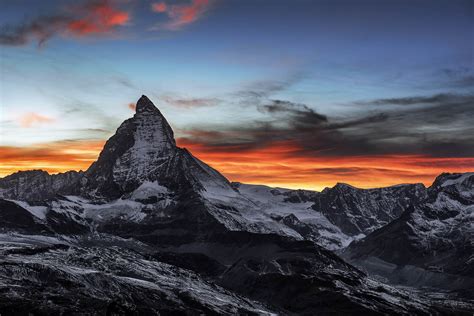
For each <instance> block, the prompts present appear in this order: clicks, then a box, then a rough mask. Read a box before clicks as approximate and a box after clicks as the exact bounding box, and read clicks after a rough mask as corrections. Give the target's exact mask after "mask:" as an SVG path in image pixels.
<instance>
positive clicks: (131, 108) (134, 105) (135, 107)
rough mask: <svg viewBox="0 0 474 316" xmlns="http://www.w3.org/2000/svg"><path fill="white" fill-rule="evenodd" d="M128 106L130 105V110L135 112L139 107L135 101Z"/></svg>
mask: <svg viewBox="0 0 474 316" xmlns="http://www.w3.org/2000/svg"><path fill="white" fill-rule="evenodd" d="M127 106H128V108H129V109H130V110H132V111H134V112H135V111H136V109H137V105H136V104H135V103H133V102H131V103H129V104H128V105H127Z"/></svg>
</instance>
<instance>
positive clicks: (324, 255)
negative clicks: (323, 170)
mask: <svg viewBox="0 0 474 316" xmlns="http://www.w3.org/2000/svg"><path fill="white" fill-rule="evenodd" d="M473 211H474V173H465V174H442V175H440V176H439V177H438V178H437V179H436V180H435V182H434V183H433V185H432V186H431V187H429V188H426V187H425V186H424V185H422V184H404V185H397V186H392V187H387V188H379V189H358V188H354V187H352V186H350V185H347V184H337V185H336V186H334V187H333V188H327V189H325V190H323V191H322V192H316V191H308V190H289V189H282V188H270V187H267V186H260V185H249V184H242V183H231V182H229V181H228V180H227V179H226V178H225V177H224V176H223V175H221V174H220V173H219V172H218V171H217V170H215V169H213V168H211V167H210V166H208V165H206V164H205V163H204V162H202V161H201V160H199V159H198V158H196V157H194V156H193V155H192V153H190V152H189V151H188V150H187V149H185V148H180V147H177V146H176V143H175V140H174V135H173V130H172V129H171V127H170V126H169V124H168V122H167V121H166V119H165V118H164V117H163V115H162V114H161V113H160V111H159V110H158V109H157V108H156V107H155V106H154V105H153V103H152V102H151V101H150V100H149V99H148V98H147V97H145V96H142V97H141V98H140V99H139V100H138V102H137V107H136V113H135V115H134V116H133V117H132V118H130V119H128V120H126V121H124V122H123V123H122V124H121V125H120V127H119V128H118V129H117V131H116V133H115V135H113V136H112V137H111V138H110V139H109V140H108V141H107V142H106V144H105V146H104V148H103V150H102V152H101V153H100V155H99V158H98V160H97V161H96V162H94V163H93V164H92V165H91V166H90V168H89V169H88V170H86V171H85V172H75V171H70V172H66V173H62V174H56V175H50V174H48V173H47V172H45V171H41V170H33V171H21V172H17V173H14V174H12V175H9V176H7V177H4V178H2V179H0V240H1V243H0V293H1V295H0V313H1V314H28V313H33V314H38V315H40V314H61V313H63V314H71V313H76V314H80V313H83V314H88V313H101V314H113V315H129V314H143V315H153V314H157V315H158V314H206V315H207V314H229V315H230V314H232V315H235V314H246V315H260V314H262V315H271V314H282V315H288V314H303V315H325V314H361V315H387V314H393V315H437V314H440V315H441V314H452V315H463V314H465V315H472V313H473V312H474V301H473V300H472V297H473V294H474V291H473V287H474V281H473V275H474V269H473V266H474V255H473V248H472V247H473V240H474V238H473V232H474V212H473ZM340 256H341V257H342V258H343V259H341V257H340ZM399 285H403V286H405V287H404V288H402V287H400V286H399ZM406 286H411V287H412V288H407V287H406Z"/></svg>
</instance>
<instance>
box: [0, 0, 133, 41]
mask: <svg viewBox="0 0 474 316" xmlns="http://www.w3.org/2000/svg"><path fill="white" fill-rule="evenodd" d="M129 20H130V14H129V13H128V12H127V11H123V10H120V9H118V8H116V7H115V6H114V2H113V1H109V0H96V1H91V2H87V3H86V4H84V5H81V6H75V7H70V8H69V9H68V10H65V11H63V12H60V13H58V14H53V15H50V16H41V17H37V18H35V19H33V20H32V21H29V22H25V23H23V24H19V25H4V26H2V27H1V28H0V44H2V45H11V46H19V45H25V44H28V43H30V42H32V41H37V42H38V45H40V46H41V45H43V44H44V43H45V42H46V41H48V40H49V39H51V38H52V37H53V36H57V35H61V36H74V37H84V36H89V35H100V34H107V33H110V32H112V31H113V30H114V29H115V28H116V27H118V26H122V25H125V24H126V23H127V22H128V21H129Z"/></svg>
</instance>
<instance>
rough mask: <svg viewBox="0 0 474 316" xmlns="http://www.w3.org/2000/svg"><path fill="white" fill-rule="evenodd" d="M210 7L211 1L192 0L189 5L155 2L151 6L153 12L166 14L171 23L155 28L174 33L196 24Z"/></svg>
mask: <svg viewBox="0 0 474 316" xmlns="http://www.w3.org/2000/svg"><path fill="white" fill-rule="evenodd" d="M209 7H210V1H209V0H191V2H190V3H188V4H167V3H166V2H155V3H152V4H151V10H152V11H153V12H156V13H161V14H166V15H167V16H168V18H169V21H167V22H165V23H164V24H161V25H158V26H157V27H155V28H158V29H159V28H163V29H168V30H173V31H175V30H179V29H181V28H182V27H184V26H186V25H188V24H191V23H193V22H196V21H197V20H199V19H200V18H201V17H202V16H203V15H204V14H205V13H206V12H207V10H208V9H209Z"/></svg>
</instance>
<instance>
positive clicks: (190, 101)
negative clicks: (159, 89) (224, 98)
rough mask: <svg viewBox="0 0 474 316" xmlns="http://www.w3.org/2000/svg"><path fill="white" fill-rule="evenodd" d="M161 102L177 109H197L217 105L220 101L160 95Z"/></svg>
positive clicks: (216, 99)
mask: <svg viewBox="0 0 474 316" xmlns="http://www.w3.org/2000/svg"><path fill="white" fill-rule="evenodd" d="M160 99H161V100H163V101H165V102H166V103H168V104H170V105H172V106H175V107H178V108H188V109H189V108H198V107H207V106H215V105H218V104H219V103H220V102H221V100H220V99H218V98H183V97H175V96H171V95H162V96H161V97H160Z"/></svg>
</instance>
